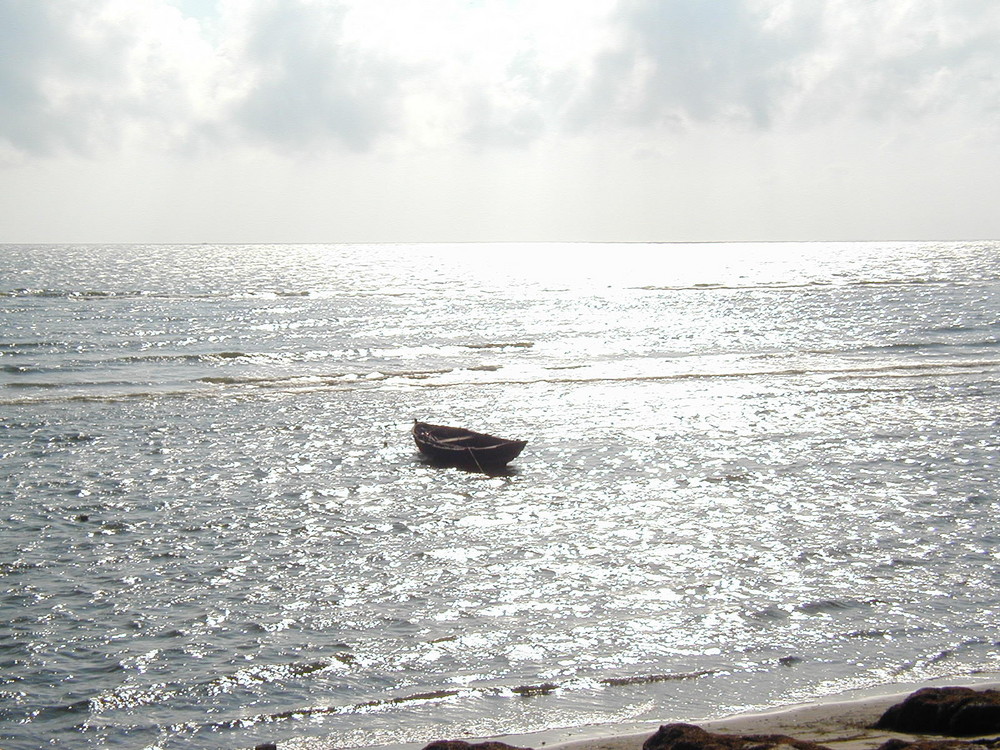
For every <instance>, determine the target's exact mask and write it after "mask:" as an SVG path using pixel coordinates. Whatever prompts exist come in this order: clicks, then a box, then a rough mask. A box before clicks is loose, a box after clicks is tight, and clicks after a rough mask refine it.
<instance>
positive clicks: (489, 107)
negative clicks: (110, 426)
mask: <svg viewBox="0 0 1000 750" xmlns="http://www.w3.org/2000/svg"><path fill="white" fill-rule="evenodd" d="M209 5H212V6H213V7H215V8H216V11H215V13H214V14H210V13H201V14H198V16H197V17H193V16H187V15H185V14H184V13H183V12H182V10H181V8H187V9H191V8H193V7H195V3H194V0H190V2H186V3H182V4H181V5H180V6H178V5H177V4H176V0H175V2H168V1H167V0H60V2H58V3H39V2H36V1H35V0H5V2H3V3H2V4H0V49H2V50H3V54H2V57H0V151H2V152H3V153H5V154H6V155H7V157H8V158H12V155H14V156H16V155H21V156H22V157H36V156H51V155H57V154H60V153H78V154H85V155H96V154H100V153H106V152H113V151H116V150H128V149H134V150H141V151H144V152H147V153H152V152H155V153H177V152H188V153H192V152H194V153H197V152H199V151H201V150H205V149H208V148H209V147H210V148H211V149H212V150H213V151H216V152H217V151H219V150H227V149H240V148H258V149H259V148H264V149H267V150H270V151H273V152H275V153H285V154H287V153H288V152H297V153H298V154H300V155H308V154H312V153H316V152H317V151H323V150H338V149H343V150H347V151H353V152H359V153H360V152H366V151H371V150H374V149H388V150H390V151H392V150H404V151H405V150H407V149H410V150H420V149H428V148H429V149H445V148H455V147H461V148H465V147H472V148H473V149H474V150H486V149H510V148H518V149H523V148H528V147H531V146H533V145H534V144H538V143H544V142H551V141H552V140H554V139H556V140H557V139H560V138H567V137H574V138H595V139H601V138H605V137H607V136H608V135H609V134H614V137H615V138H621V137H625V136H626V135H628V134H632V135H634V136H635V137H637V138H645V139H646V140H654V141H655V140H656V139H658V138H663V137H664V136H671V135H672V134H673V135H676V134H677V133H679V132H685V131H691V130H692V129H694V128H697V127H698V125H699V124H704V123H711V124H713V125H720V124H721V125H726V126H735V127H738V128H742V129H746V130H758V131H766V130H769V129H776V128H777V129H781V128H795V129H798V128H812V127H825V126H828V125H829V124H830V123H831V122H836V121H838V120H839V121H850V120H867V121H870V122H874V123H879V122H882V123H885V122H892V121H895V120H899V121H907V122H910V123H919V122H920V121H921V118H925V117H934V116H940V115H942V114H943V113H944V114H947V113H961V114H962V116H963V117H966V118H968V120H969V121H970V122H976V123H977V127H980V128H984V129H985V130H989V131H990V132H993V131H995V129H996V126H997V117H998V109H1000V74H998V73H997V72H996V71H998V70H1000V5H998V4H997V3H995V2H994V0H952V1H951V2H948V3H927V2H922V1H920V0H892V1H887V2H878V3H873V2H866V1H864V0H817V1H816V2H809V3H802V2H797V1H795V0H587V1H583V0H574V1H573V2H556V1H555V0H552V1H551V2H545V3H537V2H527V0H480V1H479V2H465V1H463V0H423V1H422V2H401V1H400V0H283V1H280V2H279V0H216V2H215V3H214V4H209ZM209 5H205V4H203V5H202V7H209Z"/></svg>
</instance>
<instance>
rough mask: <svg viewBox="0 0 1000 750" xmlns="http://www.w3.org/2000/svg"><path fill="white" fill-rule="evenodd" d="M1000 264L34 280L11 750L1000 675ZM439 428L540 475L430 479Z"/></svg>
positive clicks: (503, 262) (9, 250)
mask: <svg viewBox="0 0 1000 750" xmlns="http://www.w3.org/2000/svg"><path fill="white" fill-rule="evenodd" d="M998 249H1000V246H998V245H997V244H996V243H894V244H887V243H857V244H819V243H809V244H797V243H783V244H770V245H768V244H763V245H622V246H608V245H583V246H580V245H570V246H531V245H529V246H428V245H422V246H405V245H397V246H240V247H236V246H200V247H171V246H117V247H96V246H80V247H69V246H66V247H49V246H30V247H26V246H5V247H2V248H0V258H2V259H3V267H4V268H5V269H6V270H5V272H4V274H3V277H2V280H0V309H2V311H3V318H2V319H3V327H2V329H0V367H2V379H0V383H2V388H0V401H2V412H0V414H2V421H0V427H2V430H0V451H2V457H3V460H2V469H0V479H2V484H0V493H2V494H0V518H2V521H3V525H4V529H5V530H4V543H3V545H2V546H0V578H2V580H3V586H2V589H0V590H2V591H3V593H2V594H0V615H2V616H0V675H2V680H0V741H2V742H3V747H4V748H5V750H18V749H20V748H33V747H37V746H38V745H39V744H40V740H45V741H51V742H52V743H53V744H54V745H55V746H65V747H80V746H101V747H122V748H133V747H135V748H138V747H158V748H174V747H204V748H236V747H246V746H252V745H253V744H255V743H257V742H263V741H268V740H289V739H293V738H304V737H309V736H315V737H327V738H329V744H330V746H332V747H333V746H335V747H350V746H362V745H374V744H394V743H401V742H421V741H424V740H429V739H433V738H438V737H451V736H465V735H471V736H483V735H494V734H504V733H523V732H528V731H535V730H541V729H548V728H552V727H572V726H579V725H585V724H594V723H601V722H619V721H632V720H651V721H655V720H661V719H666V718H694V717H707V716H719V715H724V714H727V713H731V712H733V711H736V710H741V709H745V708H750V707H759V706H771V705H781V704H785V703H788V702H792V701H797V700H806V699H810V698H814V697H818V696H823V695H829V694H832V693H835V692H838V691H840V690H843V689H847V688H855V687H861V688H863V687H866V686H871V685H876V684H882V683H893V682H900V683H903V682H917V681H919V680H921V679H924V678H930V677H933V676H937V675H943V674H971V673H976V672H981V671H990V672H996V671H1000V642H998V638H997V635H996V631H995V629H994V628H993V627H992V623H993V622H994V621H995V619H996V614H997V606H998V603H997V597H996V593H995V592H996V591H997V589H998V584H1000V559H998V553H997V552H996V550H997V549H998V544H997V543H998V541H1000V534H998V532H1000V528H998V527H1000V522H998V514H997V502H998V500H997V484H998V482H997V472H996V461H997V455H998V438H997V436H998V429H997V427H998V418H997V415H998V414H1000V409H998V401H1000V399H998V395H1000V387H998V385H997V382H998V377H997V376H998V374H1000V348H998V343H997V342H998V332H1000V322H998V318H997V311H998V310H1000V304H998V303H1000V266H998V260H997V258H998V253H997V250H998ZM414 418H420V419H427V420H429V421H436V422H441V423H453V424H460V425H464V426H469V427H474V428H481V429H484V430H487V431H490V432H494V433H496V434H501V435H509V436H512V437H523V438H527V439H528V440H529V441H530V442H529V445H528V448H527V449H526V450H525V452H524V453H523V454H522V456H521V457H520V458H519V459H518V460H517V461H516V462H515V463H514V464H513V468H512V471H511V473H510V474H508V475H506V476H499V477H488V476H484V475H481V474H475V473H468V472H463V471H460V470H457V469H442V468H439V467H434V466H431V465H428V464H426V463H424V462H423V461H422V460H421V459H420V458H419V456H418V455H417V454H416V452H415V450H414V447H413V443H412V440H411V438H410V436H409V428H410V424H411V421H412V419H414Z"/></svg>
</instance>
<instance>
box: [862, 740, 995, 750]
mask: <svg viewBox="0 0 1000 750" xmlns="http://www.w3.org/2000/svg"><path fill="white" fill-rule="evenodd" d="M997 748H1000V738H996V739H992V740H919V741H917V742H907V741H906V740H899V739H894V740H888V741H887V742H883V743H882V744H881V745H879V747H878V750H996V749H997Z"/></svg>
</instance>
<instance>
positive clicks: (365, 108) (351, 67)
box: [230, 0, 409, 150]
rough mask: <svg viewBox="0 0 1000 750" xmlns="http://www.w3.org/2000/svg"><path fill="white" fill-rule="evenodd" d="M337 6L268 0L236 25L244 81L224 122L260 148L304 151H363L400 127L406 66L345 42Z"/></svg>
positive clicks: (341, 12)
mask: <svg viewBox="0 0 1000 750" xmlns="http://www.w3.org/2000/svg"><path fill="white" fill-rule="evenodd" d="M347 13H348V8H347V7H346V6H344V5H342V4H339V3H316V2H307V1H306V2H304V1H303V0H292V1H289V0H280V2H279V0H270V1H269V2H262V3H257V4H255V5H253V6H252V7H251V8H250V11H249V12H248V14H247V15H246V16H245V17H244V18H243V19H241V21H242V26H243V38H242V39H239V40H238V41H237V42H236V43H235V44H232V45H231V47H230V49H231V51H234V52H235V53H236V57H237V59H238V60H239V63H238V65H239V67H240V68H241V69H242V70H244V71H245V72H246V75H247V77H248V79H249V83H248V84H247V88H246V91H245V94H244V96H243V98H242V99H241V100H240V101H238V102H237V103H235V105H234V107H233V109H232V111H231V113H230V115H231V117H232V119H233V123H234V124H235V125H236V126H237V127H238V128H240V129H242V130H243V131H245V132H248V133H251V134H253V135H255V136H257V137H259V138H260V139H262V140H263V141H264V142H267V143H271V144H277V145H279V146H281V147H283V148H290V149H293V150H308V149H311V148H315V147H317V146H318V145H322V144H323V143H325V142H328V141H330V140H333V141H337V142H340V143H341V144H343V145H345V146H347V147H348V148H351V149H355V150H365V149H367V148H368V147H370V146H371V144H372V143H373V142H375V141H376V140H378V139H379V138H380V137H382V136H384V135H385V134H387V133H391V132H393V131H394V130H396V129H397V128H399V127H400V117H401V103H400V98H401V87H402V85H403V84H404V83H405V81H406V79H407V77H408V76H409V72H408V69H407V67H406V66H405V65H403V64H401V63H399V62H397V61H395V60H393V59H392V58H391V56H390V54H387V53H386V52H384V51H380V50H361V49H359V48H358V47H357V46H355V45H352V44H350V43H349V42H347V41H346V40H345V39H344V34H345V31H344V26H345V17H346V15H347Z"/></svg>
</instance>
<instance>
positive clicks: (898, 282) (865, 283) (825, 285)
mask: <svg viewBox="0 0 1000 750" xmlns="http://www.w3.org/2000/svg"><path fill="white" fill-rule="evenodd" d="M979 283H981V282H980V281H979V280H977V281H975V282H969V281H957V280H955V279H950V278H914V279H853V280H836V281H819V280H817V281H788V282H781V281H775V282H755V281H747V282H745V283H739V282H735V283H734V282H698V283H691V284H676V285H663V286H661V285H652V284H651V285H643V286H633V287H628V288H629V289H633V290H636V291H642V292H704V291H723V292H724V291H739V292H746V291H754V290H758V289H759V290H761V291H781V290H792V291H794V290H798V289H824V290H825V289H851V288H858V287H911V286H948V287H964V286H973V285H975V284H979Z"/></svg>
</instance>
